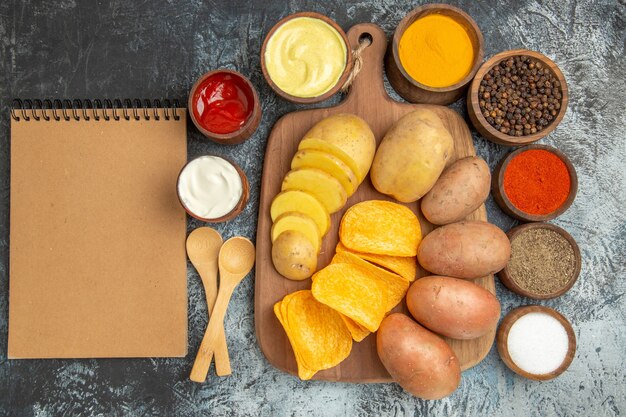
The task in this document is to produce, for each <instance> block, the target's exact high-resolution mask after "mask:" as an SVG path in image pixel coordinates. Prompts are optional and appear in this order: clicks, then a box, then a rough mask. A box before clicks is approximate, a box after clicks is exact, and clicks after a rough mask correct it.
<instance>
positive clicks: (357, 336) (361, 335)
mask: <svg viewBox="0 0 626 417" xmlns="http://www.w3.org/2000/svg"><path fill="white" fill-rule="evenodd" d="M339 316H340V317H341V319H342V320H343V322H344V323H345V324H346V327H347V328H348V330H349V331H350V334H351V335H352V339H354V341H355V342H360V341H361V340H363V339H365V338H366V337H367V336H369V334H370V331H369V330H367V329H366V328H365V327H363V326H361V325H360V324H359V323H357V322H355V321H354V320H352V319H351V318H350V317H346V316H344V315H343V314H341V313H339Z"/></svg>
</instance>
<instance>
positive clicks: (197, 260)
mask: <svg viewBox="0 0 626 417" xmlns="http://www.w3.org/2000/svg"><path fill="white" fill-rule="evenodd" d="M221 247H222V236H221V235H220V234H219V232H218V231H216V230H215V229H212V228H210V227H198V228H197V229H195V230H194V231H193V232H191V233H190V234H189V237H187V256H188V257H189V260H190V261H191V263H192V264H193V266H194V267H195V268H196V270H197V271H198V274H199V275H200V278H201V279H202V285H203V286H204V294H205V295H206V303H207V307H208V311H209V317H212V316H213V308H214V306H215V299H216V298H217V259H218V256H219V251H220V248H221ZM215 373H216V374H217V375H218V376H226V375H230V374H231V370H230V359H229V358H228V347H227V346H226V335H225V334H224V327H223V326H222V327H221V328H220V329H219V333H218V339H217V346H216V348H215Z"/></svg>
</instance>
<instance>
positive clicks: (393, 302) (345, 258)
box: [331, 252, 409, 313]
mask: <svg viewBox="0 0 626 417" xmlns="http://www.w3.org/2000/svg"><path fill="white" fill-rule="evenodd" d="M336 263H346V264H354V265H358V266H361V267H362V268H364V269H367V270H368V271H370V273H371V274H372V275H374V276H376V278H378V279H379V280H380V281H381V283H382V284H383V289H384V291H385V293H386V298H387V303H388V304H387V305H386V306H385V312H386V313H388V312H389V311H391V310H392V309H393V308H394V307H395V306H397V305H398V303H399V302H400V301H402V299H403V298H404V296H405V295H406V291H407V290H408V289H409V281H407V280H406V279H404V278H402V277H401V276H400V275H398V274H394V273H393V272H389V271H387V270H386V269H382V268H380V267H378V266H376V265H374V264H371V263H369V262H367V261H366V260H364V259H361V258H359V257H358V256H356V255H354V254H352V253H350V252H341V253H337V254H336V255H335V256H334V257H333V259H332V261H331V264H336Z"/></svg>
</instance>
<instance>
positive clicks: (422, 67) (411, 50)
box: [399, 14, 474, 87]
mask: <svg viewBox="0 0 626 417" xmlns="http://www.w3.org/2000/svg"><path fill="white" fill-rule="evenodd" d="M399 53H400V62H401V63H402V66H403V67H404V69H405V70H406V72H407V73H408V74H409V75H410V76H411V77H412V78H413V79H414V80H416V81H417V82H419V83H422V84H424V85H427V86H429V87H449V86H451V85H453V84H455V83H457V82H459V81H461V80H462V79H463V78H465V76H466V75H467V74H468V73H469V72H470V69H471V68H472V62H473V61H474V48H473V46H472V42H471V40H470V37H469V35H468V34H467V31H466V30H465V28H464V27H463V26H462V25H461V24H460V23H458V22H457V21H456V20H454V19H453V18H451V17H449V16H444V15H441V14H430V15H427V16H424V17H422V18H419V19H417V20H416V21H415V22H413V23H412V24H411V25H410V26H409V27H408V28H407V29H406V30H405V31H404V34H403V35H402V37H401V38H400V43H399Z"/></svg>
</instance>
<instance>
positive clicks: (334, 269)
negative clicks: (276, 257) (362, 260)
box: [311, 263, 389, 332]
mask: <svg viewBox="0 0 626 417" xmlns="http://www.w3.org/2000/svg"><path fill="white" fill-rule="evenodd" d="M313 276H314V279H313V285H312V287H311V292H312V293H313V296H314V297H315V298H316V299H317V301H319V302H320V303H323V304H326V305H327V306H329V307H331V308H333V309H335V310H336V311H338V312H340V313H341V314H343V315H345V316H347V317H349V318H351V319H352V320H354V321H355V322H357V323H358V324H360V325H362V326H363V327H365V328H366V329H367V330H369V331H370V332H375V331H376V329H378V326H380V322H381V321H382V319H383V318H384V317H385V313H386V312H387V310H386V308H387V306H388V305H389V301H388V300H387V292H386V291H385V288H384V285H383V283H382V281H381V280H380V279H379V278H378V277H376V276H375V275H374V274H372V273H371V272H370V271H368V270H367V269H365V268H363V267H362V266H359V265H354V264H347V263H336V264H330V265H328V266H327V267H326V268H324V269H321V270H320V271H318V272H316V273H315V274H314V275H313Z"/></svg>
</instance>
